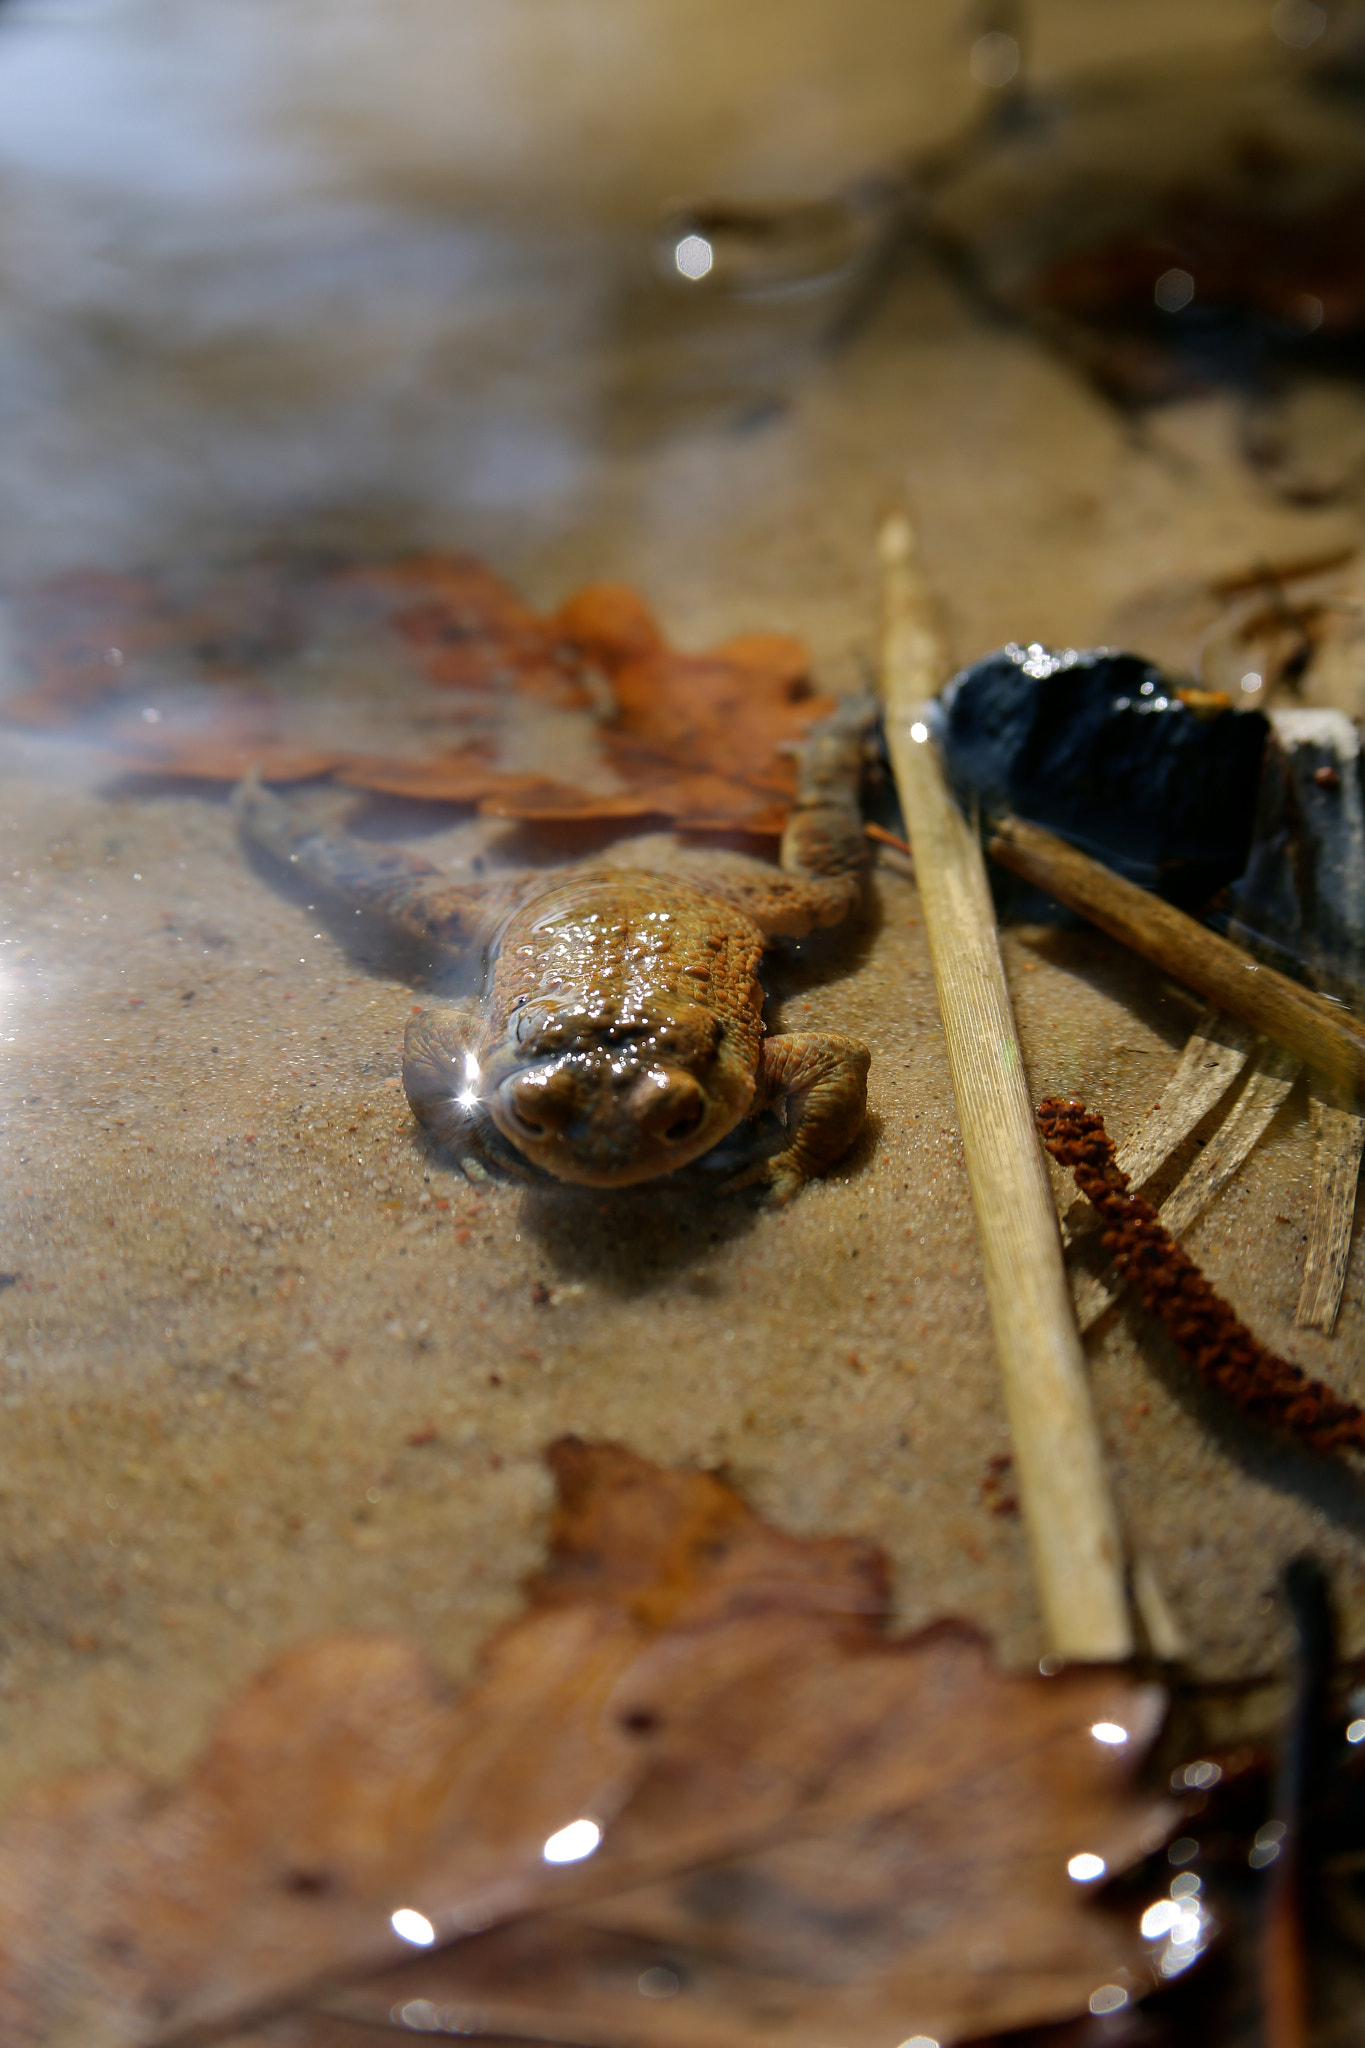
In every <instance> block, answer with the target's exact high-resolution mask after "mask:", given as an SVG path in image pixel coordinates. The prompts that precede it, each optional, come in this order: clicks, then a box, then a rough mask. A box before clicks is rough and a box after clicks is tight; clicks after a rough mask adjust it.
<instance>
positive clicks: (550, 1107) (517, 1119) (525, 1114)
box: [502, 1073, 574, 1138]
mask: <svg viewBox="0 0 1365 2048" xmlns="http://www.w3.org/2000/svg"><path fill="white" fill-rule="evenodd" d="M502 1092H503V1099H504V1101H505V1102H506V1104H507V1107H508V1110H509V1112H510V1115H511V1119H512V1122H513V1124H514V1126H515V1127H516V1129H517V1130H519V1131H521V1132H522V1133H523V1135H524V1136H526V1137H528V1138H544V1137H548V1136H550V1135H551V1134H553V1133H554V1132H556V1131H562V1130H563V1129H564V1126H565V1125H566V1124H567V1123H568V1121H569V1119H570V1117H571V1116H572V1115H573V1109H574V1088H573V1081H572V1078H571V1077H570V1076H569V1075H567V1074H562V1073H561V1074H550V1075H538V1074H518V1075H517V1076H516V1078H515V1079H514V1080H512V1081H509V1082H508V1083H507V1084H506V1086H505V1087H504V1089H503V1091H502Z"/></svg>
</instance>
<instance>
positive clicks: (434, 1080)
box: [403, 1003, 541, 1180]
mask: <svg viewBox="0 0 1365 2048" xmlns="http://www.w3.org/2000/svg"><path fill="white" fill-rule="evenodd" d="M487 1038H488V1027H487V1025H486V1023H485V1021H484V1019H483V1017H482V1016H481V1015H480V1013H479V1011H478V1010H477V1008H476V1007H475V1006H474V1004H472V1003H450V1004H448V1005H446V1006H445V1007H443V1008H442V1009H439V1010H419V1011H418V1012H417V1013H416V1015H415V1016H413V1017H410V1018H409V1020H408V1028H407V1032H406V1035H405V1037H404V1040H403V1092H404V1094H405V1095H406V1096H407V1098H408V1102H409V1104H410V1105H411V1108H412V1113H413V1115H414V1116H415V1117H416V1119H417V1121H418V1123H419V1124H422V1125H423V1126H424V1127H425V1128H426V1129H427V1130H428V1131H430V1133H431V1135H432V1137H433V1138H435V1139H436V1141H437V1143H438V1144H440V1145H443V1146H445V1147H446V1148H447V1149H448V1150H449V1151H451V1152H452V1153H453V1154H454V1156H455V1158H456V1160H457V1161H458V1163H459V1165H460V1167H461V1169H462V1171H463V1172H465V1173H466V1174H471V1175H472V1176H473V1177H475V1178H477V1177H478V1174H479V1169H481V1168H482V1169H484V1170H485V1171H489V1170H491V1171H492V1172H493V1173H495V1174H500V1175H507V1174H510V1175H511V1176H512V1177H513V1178H514V1179H517V1180H539V1179H540V1178H541V1175H540V1174H539V1172H538V1171H537V1169H536V1168H535V1167H534V1166H532V1165H531V1164H530V1162H529V1161H528V1160H526V1159H523V1158H522V1156H521V1154H520V1153H519V1152H518V1151H516V1150H515V1149H514V1147H513V1146H512V1145H511V1144H509V1142H508V1140H507V1139H506V1138H505V1137H504V1136H503V1134H502V1132H501V1131H500V1130H499V1129H498V1127H497V1125H496V1124H495V1123H494V1121H493V1119H492V1117H491V1116H490V1115H489V1113H488V1107H487V1104H486V1102H485V1101H484V1098H483V1092H482V1087H483V1058H482V1055H483V1052H484V1049H485V1046H486V1044H487Z"/></svg>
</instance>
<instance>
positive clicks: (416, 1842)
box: [0, 1439, 1175, 2048]
mask: <svg viewBox="0 0 1365 2048" xmlns="http://www.w3.org/2000/svg"><path fill="white" fill-rule="evenodd" d="M550 1461H551V1465H552V1467H553V1470H554V1472H555V1476H556V1478H557V1480H558V1482H559V1488H560V1500H559V1507H558V1510H557V1512H556V1516H555V1519H554V1524H553V1529H552V1537H551V1551H550V1561H549V1564H548V1567H547V1569H546V1571H545V1572H544V1573H543V1574H542V1575H541V1576H540V1577H539V1578H538V1579H536V1580H535V1581H534V1582H533V1583H532V1585H531V1586H530V1587H529V1589H528V1609H527V1612H526V1613H525V1614H524V1615H523V1616H522V1617H521V1618H520V1619H519V1620H516V1621H514V1622H512V1623H511V1624H509V1625H508V1626H507V1627H506V1628H504V1629H503V1630H501V1631H500V1632H499V1633H498V1634H497V1635H495V1636H494V1637H493V1638H492V1640H491V1642H490V1643H489V1645H488V1647H487V1649H486V1652H485V1654H484V1657H483V1659H482V1662H481V1666H480V1670H479V1673H478V1675H477V1677H476V1678H475V1680H474V1682H473V1683H472V1684H471V1685H470V1686H469V1687H467V1688H466V1689H465V1690H464V1691H463V1692H461V1693H457V1694H454V1695H452V1694H450V1693H449V1691H448V1690H447V1688H446V1687H445V1685H444V1684H443V1682H442V1681H441V1679H440V1678H439V1676H438V1675H437V1674H436V1673H435V1672H434V1671H433V1670H432V1669H431V1667H430V1666H429V1664H428V1663H427V1661H426V1659H425V1657H424V1656H423V1655H422V1654H421V1653H420V1652H419V1651H418V1650H416V1649H414V1648H413V1647H411V1646H410V1645H407V1644H404V1643H402V1642H400V1641H397V1640H395V1639H390V1638H376V1637H337V1638H332V1639H329V1640H325V1641H323V1642H321V1643H318V1644H314V1645H312V1646H310V1647H306V1648H304V1649H301V1650H297V1651H295V1652H293V1653H292V1654H290V1655H289V1656H286V1657H284V1658H282V1659H281V1660H280V1661H279V1662H278V1663H276V1664H275V1665H273V1666H272V1667H270V1668H269V1669H268V1670H267V1671H265V1672H264V1673H263V1674H262V1675H261V1676H260V1677H259V1678H257V1679H256V1680H255V1681H254V1682H253V1683H252V1684H251V1685H250V1686H249V1687H248V1688H247V1690H246V1691H245V1693H244V1694H242V1695H241V1697H240V1698H239V1699H238V1700H237V1701H236V1702H234V1703H233V1704H232V1705H230V1706H229V1707H228V1708H227V1710H226V1711H225V1713H224V1714H223V1716H222V1718H221V1719H220V1721H219V1724H218V1727H217V1729H216V1731H215V1733H214V1734H213V1736H212V1737H211V1739H210V1741H209V1743H208V1745H207V1747H206V1749H205V1750H204V1752H203V1753H202V1755H201V1756H200V1758H199V1760H198V1762H197V1763H196V1764H195V1765H194V1766H192V1768H191V1769H190V1771H189V1772H188V1774H187V1775H186V1777H185V1779H184V1780H183V1781H182V1782H181V1784H180V1785H178V1786H177V1787H175V1788H173V1789H171V1790H169V1791H156V1790H153V1789H152V1788H151V1787H149V1786H147V1785H145V1784H143V1783H141V1782H139V1781H137V1780H135V1779H133V1778H131V1777H130V1776H127V1775H123V1774H116V1773H104V1774H94V1775H86V1776H82V1777H77V1778H74V1779H68V1780H65V1781H61V1782H58V1783H56V1784H53V1785H47V1786H40V1787H39V1788H37V1789H36V1790H35V1791H34V1792H33V1793H31V1794H30V1795H29V1796H28V1797H27V1798H26V1799H25V1800H24V1801H22V1802H21V1804H20V1805H19V1807H18V1808H17V1809H16V1810H15V1811H14V1812H12V1813H11V1815H10V1817H9V1819H8V1821H7V1823H6V1824H5V1825H4V1827H3V1829H0V2039H3V2040H4V2042H5V2043H6V2044H7V2048H36V2044H44V2048H49V2044H55V2043H62V2044H66V2043H70V2044H72V2048H75V2044H76V2043H79V2044H80V2048H115V2044H118V2048H135V2044H136V2048H140V2044H148V2048H151V2044H170V2043H172V2042H178V2041H182V2040H185V2041H188V2040H189V2039H190V2038H193V2039H195V2040H201V2039H203V2040H207V2039H210V2038H217V2037H218V2034H219V2032H220V2031H226V2030H231V2028H232V2027H233V2026H234V2025H235V2026H237V2027H238V2028H241V2027H242V2026H245V2025H247V2023H248V2021H249V2020H250V2019H251V2016H252V2015H257V2016H261V2017H262V2018H263V2017H264V2015H265V2014H267V2013H269V2012H271V2011H276V2012H280V2011H282V2010H283V2009H285V2008H289V2007H295V2008H297V2007H298V2006H299V2005H300V2004H301V2003H306V2002H307V2001H308V2000H310V1999H314V1998H316V1997H317V1996H319V1995H326V1996H327V1997H328V2000H329V2004H331V2006H332V2008H333V2009H334V2010H335V2011H336V2012H337V2013H338V2014H340V2015H341V2016H342V2018H344V2017H345V2016H346V2014H347V2012H350V2013H351V2014H352V2016H353V2017H355V2018H357V2019H369V2020H373V2019H374V2018H375V2017H381V2018H382V2017H383V2016H384V2015H386V2014H387V2013H388V2011H389V2010H390V2008H391V2007H392V2005H393V2004H394V2002H395V2001H398V2002H399V2003H400V2004H401V2003H403V2002H414V2001H419V2000H423V1999H425V2000H427V2001H428V2002H433V2001H434V2008H433V2009H436V2008H440V2009H444V2007H446V2006H449V2007H451V2008H458V2014H457V2017H458V2020H459V2030H460V2031H466V2032H489V2031H491V2032H502V2033H509V2032H510V2033H524V2034H526V2035H528V2036H531V2037H536V2038H553V2039H557V2040H572V2041H584V2042H597V2041H601V2042H603V2043H616V2042H620V2043H622V2044H623V2048H624V2044H626V2043H633V2042H636V2041H639V2042H641V2043H650V2042H654V2041H656V2040H657V2041H659V2042H661V2043H664V2042H666V2043H673V2042H677V2043H678V2044H679V2048H682V2044H683V2043H684V2042H687V2043H688V2044H689V2048H692V2044H695V2043H697V2042H699V2041H700V2042H702V2043H708V2042H710V2043H714V2044H717V2048H721V2044H724V2048H757V2044H758V2043H759V2042H760V2041H763V2042H769V2043H771V2042H774V2041H776V2042H790V2043H793V2044H796V2048H817V2044H829V2043H837V2042H840V2041H856V2042H857V2043H858V2044H859V2048H897V2044H898V2043H900V2042H903V2041H904V2040H906V2039H907V2037H909V2036H911V2035H913V2034H914V2033H915V2032H916V2031H919V2032H922V2033H925V2034H928V2035H931V2036H932V2037H933V2038H935V2039H937V2040H939V2041H949V2040H952V2039H955V2038H960V2037H963V2036H966V2035H971V2034H979V2033H982V2032H984V2031H989V2030H992V2029H996V2028H1000V2027H1005V2026H1020V2025H1023V2024H1026V2023H1031V2022H1035V2021H1040V2020H1043V2019H1049V2018H1054V2017H1058V2016H1063V2015H1066V2014H1070V2013H1074V2012H1078V2011H1083V2010H1085V2008H1086V2005H1087V2002H1088V2000H1089V1998H1090V1995H1091V1993H1092V1992H1093V1991H1094V1990H1095V1989H1096V1987H1097V1986H1099V1985H1102V1984H1110V1985H1117V1986H1119V1987H1121V1988H1123V1989H1124V1990H1125V1991H1126V1992H1128V1993H1129V1994H1130V1995H1132V1996H1137V1995H1140V1994H1141V1992H1142V1991H1143V1990H1144V1989H1146V1988H1148V1986H1149V1985H1150V1983H1151V1982H1152V1974H1151V1967H1150V1965H1149V1964H1148V1963H1147V1962H1146V1961H1145V1960H1144V1949H1143V1944H1142V1943H1141V1942H1140V1941H1139V1939H1138V1936H1137V1930H1136V1926H1135V1924H1134V1916H1133V1915H1131V1914H1128V1915H1122V1916H1116V1915H1115V1914H1112V1913H1110V1912H1108V1911H1106V1910H1104V1909H1103V1908H1102V1907H1100V1906H1098V1905H1097V1904H1096V1903H1095V1902H1094V1901H1093V1900H1092V1899H1091V1897H1090V1895H1089V1892H1088V1890H1087V1887H1086V1886H1085V1885H1084V1884H1083V1883H1079V1882H1077V1881H1076V1880H1075V1879H1074V1878H1073V1877H1072V1876H1070V1875H1069V1874H1068V1869H1067V1865H1068V1862H1069V1861H1070V1860H1071V1859H1072V1858H1074V1857H1076V1856H1078V1855H1088V1856H1091V1857H1099V1858H1101V1859H1103V1862H1104V1864H1105V1866H1106V1867H1107V1868H1108V1869H1109V1870H1110V1871H1118V1870H1122V1869H1124V1868H1125V1867H1127V1866H1128V1865H1130V1864H1131V1863H1133V1862H1134V1861H1136V1860H1137V1859H1138V1858H1139V1857H1140V1856H1142V1855H1143V1854H1144V1853H1147V1852H1149V1851H1151V1850H1153V1849H1155V1848H1156V1847H1158V1846H1159V1845H1160V1844H1161V1842H1162V1841H1163V1840H1164V1839H1165V1834H1166V1832H1168V1831H1169V1828H1170V1827H1171V1825H1172V1824H1173V1821H1174V1818H1175V1809H1174V1808H1172V1807H1171V1805H1170V1803H1169V1801H1164V1800H1162V1799H1160V1798H1159V1797H1157V1796H1155V1795H1149V1794H1145V1793H1143V1792H1142V1791H1140V1790H1138V1789H1136V1787H1135V1767H1136V1765H1137V1764H1138V1762H1139V1761H1140V1758H1141V1755H1142V1753H1143V1751H1144V1749H1145V1747H1146V1745H1147V1742H1148V1740H1149V1738H1150V1736H1151V1734H1152V1732H1153V1729H1154V1726H1155V1723H1156V1721H1157V1719H1158V1717H1159V1713H1160V1708H1161V1701H1160V1696H1159V1694H1158V1693H1157V1691H1156V1690H1155V1689H1154V1688H1152V1687H1150V1686H1145V1685H1141V1684H1138V1683H1137V1682H1135V1681H1134V1680H1133V1679H1132V1678H1131V1677H1130V1676H1129V1675H1128V1674H1127V1673H1125V1672H1122V1671H1118V1670H1112V1669H1105V1670H1074V1671H1069V1672H1064V1673H1062V1674H1060V1675H1059V1676H1057V1677H1055V1678H1051V1679H1041V1678H1036V1677H1026V1678H1011V1677H1006V1676H1004V1675H1002V1674H1001V1673H1000V1672H998V1671H997V1670H996V1669H995V1668H994V1666H993V1664H992V1662H991V1658H990V1654H989V1650H988V1648H987V1646H986V1644H985V1643H984V1641H983V1640H982V1639H981V1638H980V1637H979V1636H978V1635H976V1634H975V1633H974V1632H973V1631H971V1630H969V1629H967V1628H964V1627H961V1626H958V1625H956V1624H952V1623H946V1624H941V1625H939V1626H937V1627H935V1628H931V1629H928V1630H926V1631H924V1632H922V1633H921V1634H919V1635H916V1636H911V1637H909V1638H905V1639H901V1640H895V1639H891V1638H889V1637H888V1636H887V1635H886V1634H885V1615H886V1609H887V1590H886V1571H885V1565H884V1561H883V1559H882V1557H881V1554H880V1553H879V1552H878V1551H877V1550H876V1549H874V1548H873V1547H872V1546H871V1545H868V1544H865V1543H861V1542H856V1541H852V1540H849V1539H841V1538H829V1539H819V1540H815V1539H798V1538H795V1537H790V1536H786V1535H784V1534H783V1533H782V1532H781V1531H779V1530H776V1529H773V1528H771V1527H770V1526H769V1525H768V1524H766V1523H764V1522H762V1521H761V1520H760V1519H759V1518H758V1517H757V1516H756V1515H755V1514H754V1513H753V1511H752V1510H751V1509H750V1508H749V1507H748V1506H747V1505H746V1504H745V1503H744V1501H743V1500H742V1499H741V1498H740V1496H739V1495H738V1494H736V1493H735V1492H734V1490H733V1489H732V1488H731V1487H729V1486H728V1485H727V1484H726V1483H725V1482H724V1481H723V1480H722V1479H720V1478H718V1477H716V1476H715V1475H712V1474H707V1473H698V1472H666V1471H661V1470H660V1469H659V1468H657V1467H655V1466H653V1465H650V1464H648V1463H647V1462H646V1461H645V1460H643V1459H640V1458H637V1457H636V1456H634V1455H633V1454H632V1453H631V1452H629V1451H626V1450H623V1449H620V1448H618V1447H614V1446H610V1445H606V1446H590V1445H585V1444H582V1443H580V1442H578V1441H576V1440H574V1439H567V1440H565V1441H563V1442H561V1443H560V1444H558V1445H556V1446H555V1447H554V1448H553V1450H552V1452H551V1454H550ZM1106 1723H1112V1724H1115V1725H1116V1726H1117V1727H1119V1728H1121V1729H1123V1730H1124V1731H1126V1739H1125V1740H1123V1741H1122V1742H1118V1741H1117V1738H1113V1737H1112V1736H1111V1739H1109V1740H1097V1739H1096V1738H1095V1736H1094V1735H1093V1734H1092V1732H1091V1731H1092V1729H1093V1728H1094V1727H1095V1726H1096V1725H1097V1724H1101V1725H1102V1724H1106ZM568 1859H571V1860H568ZM395 1916H396V1918H395ZM404 1928H406V1929H407V1930H408V1932H409V1937H410V1939H409V1941H408V1942H407V1943H405V1942H404V1940H403V1939H402V1938H401V1937H402V1931H403V1929H404ZM414 1936H415V1937H416V1939H417V1940H418V1941H419V1942H420V1941H422V1940H425V1939H427V1938H431V1939H433V1940H434V1941H435V1942H436V1943H438V1944H443V1945H444V1944H454V1945H453V1946H450V1947H448V1948H447V1949H444V1950H443V1952H441V1953H440V1954H439V1955H438V1954H436V1953H435V1952H433V1954H432V1955H431V1956H430V1957H428V1956H426V1955H425V1954H423V1955H422V1957H421V1960H420V1961H418V1962H416V1963H411V1962H410V1963H409V1966H408V1967H407V1968H406V1969H400V1970H399V1971H397V1973H394V1971H393V1965H394V1964H395V1962H396V1961H397V1959H398V1958H399V1956H400V1955H401V1954H406V1955H407V1956H408V1957H409V1958H411V1957H412V1956H413V1955H414V1950H413V1947H412V1946H411V1938H412V1937H414ZM642 1959H643V1960H642ZM670 1959H672V1960H670ZM386 1970H387V1971H388V1973H389V1974H387V1975H382V1976H379V1977H376V1976H375V1973H376V1972H384V1971H386ZM650 1971H663V1972H664V1973H665V1974H664V1975H663V1976H655V1977H654V1978H651V1979H650V1981H649V1986H646V1987H645V1988H643V1989H642V1986H643V1985H644V1979H645V1976H646V1975H647V1973H648V1972H650ZM367 1978H373V1979H374V1981H373V1982H370V1983H366V1982H364V1981H363V1980H365V1979H367ZM348 1985H349V1986H351V1987H354V1988H352V1989H350V1990H347V1989H345V1987H346V1986H348ZM329 1987H330V1989H329ZM651 1987H652V1988H651ZM655 1991H659V1992H660V1993H661V1994H663V1993H668V1994H669V1995H659V1996H657V1997H656V1996H655V1995H654V1992H655ZM314 2024H315V2022H314V2021H313V2020H312V2019H307V2018H304V2017H302V2016H299V2017H297V2018H295V2019H291V2020H289V2021H287V2022H286V2021H284V2020H280V2021H278V2022H274V2021H272V2022H271V2023H270V2026H269V2027H268V2028H266V2030H265V2031H264V2032H262V2033H259V2036H258V2038H259V2039H260V2040H261V2042H263V2043H264V2042H266V2041H274V2040H280V2041H294V2040H297V2041H299V2042H308V2041H312V2040H313V2039H314V2038H315V2037H314V2035H312V2034H310V2033H309V2032H308V2029H309V2028H310V2027H312V2026H314ZM316 2024H317V2025H318V2026H319V2027H322V2026H323V2022H322V2021H318V2022H316ZM327 2024H328V2025H330V2024H331V2022H327ZM338 2024H339V2022H338ZM439 2024H441V2025H444V2024H445V2021H444V2020H442V2021H440V2022H439ZM281 2028H284V2031H283V2032H281V2031H280V2029H281ZM291 2030H292V2031H291ZM427 2030H428V2031H431V2030H433V2029H432V2028H428V2029H427ZM234 2038H236V2036H234ZM243 2038H257V2036H252V2035H250V2033H248V2034H247V2035H246V2036H243ZM331 2038H333V2036H329V2035H328V2034H327V2033H326V2032H325V2029H324V2031H323V2032H321V2033H319V2034H317V2036H316V2039H317V2040H318V2041H319V2042H321V2041H324V2040H328V2039H331Z"/></svg>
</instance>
